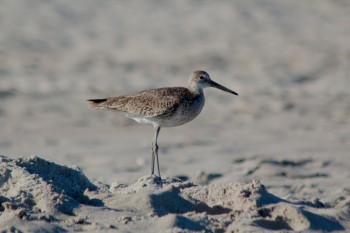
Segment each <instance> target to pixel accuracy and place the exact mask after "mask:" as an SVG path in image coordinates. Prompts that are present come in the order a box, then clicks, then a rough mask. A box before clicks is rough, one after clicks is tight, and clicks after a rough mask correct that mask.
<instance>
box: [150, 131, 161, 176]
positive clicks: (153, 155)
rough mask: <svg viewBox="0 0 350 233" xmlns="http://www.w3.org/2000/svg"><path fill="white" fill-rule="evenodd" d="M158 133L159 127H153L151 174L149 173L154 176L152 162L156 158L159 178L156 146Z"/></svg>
mask: <svg viewBox="0 0 350 233" xmlns="http://www.w3.org/2000/svg"><path fill="white" fill-rule="evenodd" d="M159 131H160V127H159V126H155V127H154V137H153V141H152V173H151V175H153V174H154V161H155V158H156V159H157V168H158V176H159V178H160V169H159V159H158V144H157V140H158V135H159Z"/></svg>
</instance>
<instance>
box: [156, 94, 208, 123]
mask: <svg viewBox="0 0 350 233" xmlns="http://www.w3.org/2000/svg"><path fill="white" fill-rule="evenodd" d="M204 103H205V99H204V95H203V96H199V97H198V98H193V99H188V100H186V99H185V100H183V101H182V102H181V103H180V104H179V106H178V107H177V109H176V111H174V112H173V113H172V114H171V115H169V116H163V117H161V119H159V120H160V121H159V123H160V124H159V125H160V126H162V127H174V126H179V125H183V124H185V123H187V122H189V121H191V120H193V119H194V118H196V117H197V116H198V115H199V113H200V112H201V111H202V109H203V106H204Z"/></svg>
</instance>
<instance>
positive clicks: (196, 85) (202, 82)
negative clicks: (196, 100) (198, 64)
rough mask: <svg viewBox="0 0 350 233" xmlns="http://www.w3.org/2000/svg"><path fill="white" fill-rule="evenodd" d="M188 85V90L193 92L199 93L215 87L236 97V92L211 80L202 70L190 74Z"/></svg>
mask: <svg viewBox="0 0 350 233" xmlns="http://www.w3.org/2000/svg"><path fill="white" fill-rule="evenodd" d="M188 85H189V87H190V89H192V90H193V91H201V90H203V89H204V88H206V87H215V88H217V89H220V90H222V91H225V92H228V93H231V94H234V95H238V94H237V93H236V92H234V91H232V90H230V89H228V88H227V87H224V86H222V85H220V84H219V83H217V82H214V81H213V80H211V78H210V76H209V74H208V73H207V72H205V71H202V70H197V71H195V72H193V73H192V75H191V77H190V79H189V80H188Z"/></svg>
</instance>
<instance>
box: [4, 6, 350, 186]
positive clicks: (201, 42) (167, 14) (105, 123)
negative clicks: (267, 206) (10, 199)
mask: <svg viewBox="0 0 350 233" xmlns="http://www.w3.org/2000/svg"><path fill="white" fill-rule="evenodd" d="M349 12H350V2H349V1H347V0H336V1H328V0H319V1H293V0H288V1H278V0H255V1H250V0H249V1H228V0H227V1H224V0H223V1H209V0H207V1H184V0H180V1H172V2H164V1H158V0H147V1H142V2H140V1H111V0H105V1H93V0H75V1H70V0H62V1H48V0H31V1H25V0H15V1H1V6H0V125H1V129H0V154H3V155H6V156H9V157H13V158H15V157H19V156H24V157H27V156H30V155H37V156H40V157H42V158H44V159H48V160H52V161H55V162H57V163H61V164H66V165H77V166H79V167H80V168H82V169H83V171H84V172H85V174H87V176H88V177H89V178H90V179H97V180H101V181H104V182H114V181H118V182H126V183H130V182H133V181H135V180H136V179H137V178H138V177H139V176H141V175H145V174H148V173H149V172H150V171H149V170H150V157H151V152H150V143H151V138H152V136H153V129H152V127H151V126H141V125H138V124H137V123H134V122H132V121H130V120H128V119H126V118H125V117H124V116H122V115H121V114H119V115H118V114H116V113H114V112H107V111H95V110H91V109H89V107H88V105H87V103H86V101H85V100H86V99H88V98H99V97H106V96H114V95H121V94H127V93H130V92H137V91H141V90H144V89H147V88H156V87H164V86H185V85H186V83H187V79H188V76H189V75H190V74H191V73H192V72H193V71H194V70H198V69H203V70H206V71H207V72H208V73H209V74H210V75H211V77H212V79H213V80H215V81H217V82H219V83H222V84H223V85H225V86H227V87H229V88H231V89H233V90H234V91H236V92H238V93H239V96H237V97H236V96H232V95H229V94H227V93H224V92H220V91H218V90H214V89H213V90H211V89H208V90H206V97H207V99H206V106H205V107H204V110H203V112H202V113H201V115H200V116H199V117H198V118H197V119H195V120H194V121H193V122H191V123H189V124H186V125H184V126H181V127H177V128H164V129H162V131H161V133H160V139H159V145H160V165H161V171H162V172H163V174H164V175H166V176H182V177H185V178H186V177H189V178H191V177H192V178H193V177H197V178H198V177H202V176H203V174H204V176H205V174H207V178H208V177H221V178H220V179H221V181H225V180H236V179H251V177H252V176H253V175H255V176H259V177H260V178H261V179H262V180H263V181H264V180H266V181H265V183H268V182H270V181H269V180H270V178H269V175H266V174H267V173H266V172H267V170H269V169H268V168H266V172H265V173H261V174H259V173H257V174H252V173H254V171H255V170H254V169H253V168H255V167H256V166H260V165H261V164H260V165H259V162H257V164H258V165H257V164H255V165H254V166H255V167H254V166H253V168H252V167H250V165H249V163H250V162H249V161H248V160H254V159H256V158H259V159H270V160H271V159H272V160H273V161H280V160H283V159H286V160H288V161H290V160H293V159H294V160H295V159H297V161H309V160H312V161H321V162H322V164H324V163H327V162H328V161H332V162H334V163H335V164H336V166H337V167H338V168H339V169H340V170H338V171H334V174H333V173H332V171H331V170H330V171H329V173H327V171H326V173H325V174H326V177H332V178H336V177H337V174H336V173H337V172H339V171H343V170H341V169H344V171H348V168H349V159H348V153H349V151H350V145H349V143H350V121H349V118H350V92H349V88H350V27H349V25H350V14H349ZM246 160H247V161H248V162H246V163H243V162H244V161H246ZM270 160H269V161H270ZM294 160H293V161H294ZM315 166H316V165H315ZM320 166H321V165H320ZM322 166H323V165H322ZM333 170H334V169H333ZM250 171H253V172H251V173H249V172H250ZM208 174H209V175H208ZM322 174H323V173H322ZM210 175H211V176H210ZM339 175H342V176H344V175H345V176H347V177H350V175H349V172H347V173H345V174H344V173H342V174H339ZM207 178H205V179H207ZM284 178H285V177H284ZM198 179H200V178H198ZM208 179H209V178H208ZM220 179H219V180H220ZM329 182H330V183H332V182H333V180H329ZM271 185H272V184H271Z"/></svg>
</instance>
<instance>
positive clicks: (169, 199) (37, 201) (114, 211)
mask: <svg viewBox="0 0 350 233" xmlns="http://www.w3.org/2000/svg"><path fill="white" fill-rule="evenodd" d="M0 162H1V163H0V169H1V177H0V192H1V196H0V202H1V204H2V207H1V209H0V211H1V212H0V213H1V216H0V225H1V226H2V229H3V230H21V231H49V232H59V231H65V230H68V231H75V230H79V231H81V230H83V231H101V232H104V231H109V230H111V231H112V230H115V229H119V230H121V231H125V230H128V231H131V232H137V231H141V230H142V231H146V232H165V231H167V230H169V231H171V232H193V231H207V232H223V231H226V230H228V231H229V230H231V231H236V230H238V229H240V230H249V231H259V230H261V229H265V230H267V231H268V230H295V231H303V230H321V229H322V230H326V231H333V230H344V227H343V226H342V225H341V224H340V223H339V222H338V221H337V220H336V219H335V218H332V217H330V216H328V215H327V213H326V212H325V210H326V209H325V208H324V205H316V204H312V203H311V202H310V203H309V202H299V203H291V202H289V201H287V200H284V199H282V198H279V197H277V196H275V195H273V194H271V193H269V192H268V191H267V190H266V188H265V187H264V185H262V184H261V183H260V182H259V181H258V180H253V181H252V182H251V183H248V184H242V183H237V182H232V183H227V184H209V185H196V184H193V183H191V182H188V181H186V182H184V181H182V180H180V179H177V178H165V179H162V180H160V179H159V178H157V177H155V176H145V177H141V178H139V179H138V180H137V182H136V183H134V184H132V185H129V186H128V185H124V184H117V183H114V184H112V185H110V186H109V185H106V184H98V185H95V184H92V183H91V182H90V181H89V180H88V179H87V178H86V177H85V175H84V174H83V173H82V172H81V171H80V170H79V169H77V168H70V167H66V166H61V165H57V164H55V163H53V162H49V161H46V160H43V159H41V158H38V157H32V158H29V159H24V158H19V159H15V160H13V159H9V158H7V157H5V156H1V157H0ZM97 186H98V187H97ZM300 203H302V204H300ZM342 207H344V205H342ZM131 223H132V224H131Z"/></svg>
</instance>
